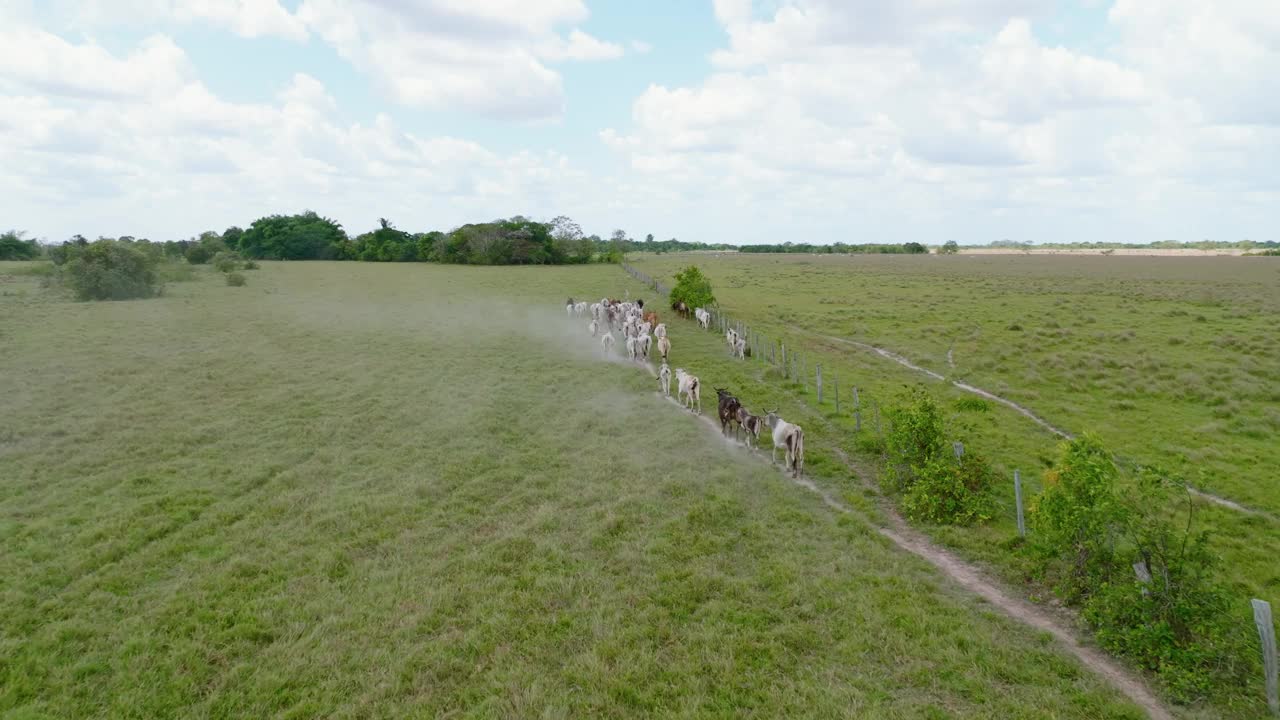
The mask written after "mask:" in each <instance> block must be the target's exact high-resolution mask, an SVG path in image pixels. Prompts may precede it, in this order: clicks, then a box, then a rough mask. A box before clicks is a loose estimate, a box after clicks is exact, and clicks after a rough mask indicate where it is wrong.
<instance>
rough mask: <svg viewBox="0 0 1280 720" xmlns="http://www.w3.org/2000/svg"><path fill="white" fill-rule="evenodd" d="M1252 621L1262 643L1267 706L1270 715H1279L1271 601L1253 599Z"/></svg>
mask: <svg viewBox="0 0 1280 720" xmlns="http://www.w3.org/2000/svg"><path fill="white" fill-rule="evenodd" d="M1253 622H1254V624H1255V625H1257V626H1258V638H1259V639H1260V640H1261V643H1262V671H1263V672H1264V673H1266V676H1267V706H1268V707H1270V708H1271V714H1272V715H1280V680H1278V679H1277V677H1276V673H1277V668H1276V628H1275V625H1274V624H1272V622H1271V603H1269V602H1267V601H1266V600H1259V599H1258V598H1254V599H1253Z"/></svg>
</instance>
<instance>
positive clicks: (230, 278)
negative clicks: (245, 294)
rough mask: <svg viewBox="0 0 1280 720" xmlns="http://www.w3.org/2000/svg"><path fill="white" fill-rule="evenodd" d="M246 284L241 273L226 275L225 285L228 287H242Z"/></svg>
mask: <svg viewBox="0 0 1280 720" xmlns="http://www.w3.org/2000/svg"><path fill="white" fill-rule="evenodd" d="M246 282H248V281H247V280H245V277H244V275H243V274H241V273H238V272H232V273H227V284H228V285H230V286H231V287H244V285H245V283H246Z"/></svg>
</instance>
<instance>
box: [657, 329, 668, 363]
mask: <svg viewBox="0 0 1280 720" xmlns="http://www.w3.org/2000/svg"><path fill="white" fill-rule="evenodd" d="M658 352H659V353H662V361H663V362H666V361H667V355H670V354H671V339H670V338H668V337H667V336H666V335H663V336H662V337H660V338H658Z"/></svg>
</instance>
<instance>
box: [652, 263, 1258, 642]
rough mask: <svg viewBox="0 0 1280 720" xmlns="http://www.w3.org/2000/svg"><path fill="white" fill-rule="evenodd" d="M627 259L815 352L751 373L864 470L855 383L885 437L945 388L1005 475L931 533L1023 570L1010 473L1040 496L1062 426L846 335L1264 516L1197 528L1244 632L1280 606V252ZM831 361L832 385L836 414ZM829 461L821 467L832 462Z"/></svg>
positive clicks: (823, 458)
mask: <svg viewBox="0 0 1280 720" xmlns="http://www.w3.org/2000/svg"><path fill="white" fill-rule="evenodd" d="M630 264H631V265H633V266H634V267H635V268H636V269H637V270H640V271H642V272H644V273H647V274H648V275H650V276H652V277H654V278H657V279H659V280H661V281H663V282H664V283H667V284H668V285H669V284H670V283H671V279H670V278H671V277H672V276H673V275H674V273H675V272H676V271H677V270H679V269H681V268H683V267H685V266H687V265H689V264H696V265H698V266H699V267H700V268H701V269H702V270H703V272H704V273H705V274H706V275H708V276H709V277H710V279H711V281H712V283H713V284H714V287H715V291H716V296H717V299H718V300H719V302H720V305H721V308H722V310H723V311H724V313H726V314H727V315H729V316H731V317H732V318H734V319H735V320H741V321H743V322H745V323H747V324H748V325H749V326H750V328H751V329H752V330H753V331H757V332H761V333H763V334H765V335H766V336H768V337H769V338H770V339H773V340H782V341H785V342H786V343H787V345H788V348H789V350H791V351H796V352H799V353H800V354H801V356H802V357H803V358H804V363H805V366H806V368H807V381H806V382H804V383H801V382H798V381H795V380H790V381H788V380H786V379H784V378H783V377H782V375H781V374H780V373H779V371H778V370H777V368H776V367H770V366H767V365H762V364H758V363H753V364H751V365H744V366H743V370H742V372H743V374H744V375H748V374H754V375H755V376H756V377H757V378H758V379H759V380H760V381H761V382H762V384H763V385H765V386H767V387H768V388H769V389H768V390H767V392H769V393H776V392H779V391H783V392H789V393H792V394H794V395H795V396H796V397H798V398H803V399H804V400H805V401H806V403H807V404H808V405H809V406H810V407H811V408H813V411H812V417H813V418H814V419H815V420H814V424H813V426H812V428H809V427H806V430H807V431H809V432H814V433H819V434H820V435H821V437H822V438H823V442H824V443H825V445H826V447H828V448H830V447H839V448H842V449H843V450H844V452H846V453H847V454H849V455H850V456H852V457H854V458H855V460H856V461H860V462H861V465H862V467H863V468H864V471H865V472H864V474H865V475H871V474H873V473H874V464H875V458H874V456H871V455H868V454H865V453H863V454H861V455H859V450H860V449H861V443H860V436H859V435H858V434H857V433H855V432H854V431H853V427H852V426H853V421H852V418H851V417H850V416H851V410H852V395H851V392H850V391H851V387H852V386H854V385H856V386H858V387H859V389H860V391H861V400H862V402H863V421H864V422H863V433H864V436H865V434H866V433H870V432H873V431H874V428H873V427H872V417H873V413H872V408H873V407H874V406H876V405H881V406H882V405H883V404H884V403H886V402H889V401H890V400H891V399H892V397H893V396H894V395H895V393H897V392H898V391H899V390H900V389H901V388H902V387H903V386H904V385H907V384H910V383H916V382H924V383H926V384H927V385H928V386H929V387H931V388H932V389H933V390H934V391H935V392H937V393H938V394H939V396H940V397H942V398H944V399H945V400H946V401H947V402H948V403H949V404H950V408H951V414H952V415H953V416H955V417H956V418H958V420H959V421H960V422H961V423H963V424H964V425H966V426H967V427H968V433H967V435H968V437H969V440H970V442H971V443H972V444H973V446H974V447H975V448H976V449H977V450H979V451H980V452H982V453H983V454H984V455H985V456H987V457H988V458H989V459H990V460H991V461H992V462H993V464H994V465H995V467H996V468H997V470H998V471H999V473H1000V477H1001V478H1002V479H1003V482H1002V485H1001V488H1000V502H1001V506H1000V508H999V512H998V513H997V516H996V517H995V518H994V519H993V521H992V522H991V523H990V524H988V525H985V526H979V527H972V528H956V527H933V528H926V529H927V531H928V532H929V533H930V534H931V535H932V536H933V537H934V538H935V539H937V540H939V541H941V542H943V543H945V544H947V545H950V546H952V547H954V548H957V549H959V550H961V551H962V552H963V553H964V554H965V555H966V556H968V557H970V558H974V559H978V560H981V561H983V562H985V563H987V564H988V565H989V566H990V567H993V568H995V569H996V570H997V571H999V572H1001V573H1002V574H1004V576H1005V577H1006V578H1008V579H1010V580H1012V581H1018V580H1020V579H1022V578H1024V577H1025V568H1024V567H1022V565H1021V564H1020V562H1019V559H1018V557H1017V556H1016V555H1015V554H1013V553H1010V552H1009V545H1010V541H1011V539H1012V538H1013V537H1014V536H1015V531H1014V511H1013V502H1012V501H1013V489H1012V484H1013V483H1012V475H1013V471H1014V469H1015V468H1017V469H1020V470H1021V473H1022V478H1023V480H1024V484H1025V485H1026V486H1027V488H1028V492H1029V493H1034V492H1036V491H1037V490H1038V489H1039V475H1040V470H1041V469H1043V468H1044V467H1046V466H1047V465H1048V464H1049V463H1050V462H1051V459H1052V457H1053V454H1054V447H1055V445H1056V443H1057V442H1058V438H1057V436H1055V435H1054V434H1052V433H1051V432H1049V431H1047V430H1046V429H1044V428H1043V427H1041V426H1039V425H1037V424H1035V423H1034V422H1032V421H1031V420H1029V419H1028V418H1026V417H1024V416H1022V415H1020V414H1019V413H1017V412H1015V411H1014V410H1012V409H1010V408H1007V407H1005V406H1003V405H1000V404H997V403H987V405H988V408H986V409H978V410H975V409H973V407H972V406H970V405H965V404H963V403H959V404H957V403H958V401H960V400H961V399H964V398H973V397H974V396H973V395H971V394H969V393H966V392H963V391H960V390H958V389H956V388H954V387H953V386H952V385H950V384H949V383H943V382H938V381H936V380H933V379H930V378H928V377H926V376H924V375H923V374H921V373H919V372H916V371H913V370H911V369H908V368H906V367H903V366H902V365H900V364H898V363H895V362H893V361H891V360H889V359H886V358H884V357H882V356H880V355H878V354H876V353H874V352H871V351H869V350H867V349H865V348H863V347H858V346H856V345H853V344H851V342H850V341H852V342H861V343H867V344H870V345H875V346H877V347H880V348H885V349H887V350H890V351H893V352H895V353H898V354H900V355H902V356H905V357H906V358H908V359H909V360H910V361H912V362H913V363H914V364H916V365H917V366H919V367H922V368H924V369H927V370H930V371H933V372H936V373H938V374H940V375H943V376H945V377H946V378H947V379H948V380H956V381H960V382H966V383H969V384H972V385H974V386H977V387H980V388H983V389H986V390H989V391H991V392H994V393H996V394H998V395H1000V396H1002V397H1004V398H1008V399H1010V400H1012V401H1014V402H1016V403H1019V404H1021V405H1023V406H1025V407H1026V408H1028V409H1029V410H1031V411H1033V412H1034V414H1036V415H1037V416H1038V417H1040V418H1043V419H1045V420H1046V421H1047V422H1048V423H1050V424H1051V425H1053V426H1055V427H1058V428H1062V429H1064V430H1065V431H1067V432H1071V433H1079V432H1081V431H1085V430H1092V431H1095V432H1097V433H1098V434H1099V435H1100V436H1101V437H1102V438H1103V439H1104V440H1105V441H1106V442H1107V443H1108V444H1109V446H1110V447H1111V448H1112V449H1113V450H1114V451H1116V452H1117V453H1118V454H1119V455H1121V456H1122V457H1124V458H1127V459H1130V460H1135V461H1141V462H1147V463H1159V464H1162V465H1164V466H1167V467H1170V468H1172V469H1174V470H1176V471H1178V472H1179V473H1181V474H1182V475H1184V476H1185V477H1186V478H1187V479H1188V480H1189V481H1190V482H1191V483H1193V484H1194V485H1195V486H1196V487H1198V488H1201V489H1202V490H1204V491H1206V492H1209V493H1213V494H1215V495H1216V496H1219V497H1221V498H1223V499H1225V500H1228V501H1232V502H1235V503H1238V504H1240V505H1243V506H1245V508H1246V509H1248V510H1252V511H1253V512H1252V513H1250V512H1242V511H1240V510H1237V509H1231V508H1227V507H1223V506H1222V505H1219V504H1215V503H1212V502H1208V501H1201V502H1198V503H1197V520H1198V522H1200V523H1202V524H1203V526H1204V527H1206V528H1208V529H1210V530H1211V531H1212V532H1213V541H1212V544H1213V548H1214V549H1215V550H1216V551H1217V552H1218V553H1219V554H1220V555H1221V556H1222V557H1223V558H1224V563H1223V566H1222V568H1221V571H1222V572H1223V573H1224V575H1225V576H1226V579H1227V580H1228V581H1229V582H1230V583H1231V586H1232V588H1233V590H1234V592H1236V593H1238V595H1239V597H1240V599H1241V603H1240V605H1241V607H1240V618H1241V623H1242V624H1243V625H1244V626H1246V627H1249V626H1251V619H1250V611H1249V608H1248V598H1249V597H1260V598H1263V599H1266V600H1269V601H1271V602H1272V603H1273V604H1275V603H1280V569H1278V568H1277V565H1276V563H1275V557H1276V556H1277V554H1280V486H1278V485H1277V484H1276V482H1275V477H1274V476H1275V469H1276V468H1277V467H1278V466H1280V442H1277V439H1278V438H1280V362H1277V357H1280V325H1278V324H1277V323H1275V322H1274V318H1275V317H1276V315H1277V313H1278V312H1280V263H1277V262H1274V261H1273V260H1272V259H1271V258H1234V257H1221V258H1209V257H1206V258H1165V257H1101V256H1093V257H1089V256H1021V255H987V256H966V255H964V254H961V255H958V256H925V257H910V256H892V255H883V256H876V255H871V256H865V255H864V256H833V255H749V254H740V255H739V254H733V253H724V254H716V253H692V254H683V255H678V254H677V255H660V256H654V255H637V256H634V257H632V258H631V259H630ZM721 345H722V348H723V342H722V343H721ZM721 354H722V355H723V356H727V354H728V351H727V349H722V353H721ZM817 363H821V364H822V366H823V371H824V375H825V380H826V383H827V388H826V394H827V397H826V398H825V402H824V403H823V404H822V405H821V407H818V406H817V403H816V397H815V392H814V390H815V388H814V378H813V368H814V365H815V364H817ZM834 378H838V379H839V383H840V386H841V388H842V404H843V408H842V412H841V413H840V414H839V416H837V414H836V412H835V408H834V403H833V402H832V399H831V392H832V381H833V379H834ZM817 447H820V446H819V445H818V444H817V443H815V448H817ZM815 452H816V453H818V457H817V462H818V463H827V462H834V458H831V457H830V456H829V455H824V454H823V451H822V450H816V449H815ZM864 491H865V487H860V486H859V487H855V486H852V485H851V486H850V487H848V488H847V489H846V492H847V493H849V494H851V495H855V494H858V493H861V492H864Z"/></svg>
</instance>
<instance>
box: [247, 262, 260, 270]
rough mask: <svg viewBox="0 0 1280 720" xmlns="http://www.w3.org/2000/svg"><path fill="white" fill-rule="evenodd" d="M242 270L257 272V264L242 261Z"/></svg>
mask: <svg viewBox="0 0 1280 720" xmlns="http://www.w3.org/2000/svg"><path fill="white" fill-rule="evenodd" d="M244 269H245V270H257V269H258V263H257V262H256V261H253V260H245V261H244Z"/></svg>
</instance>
